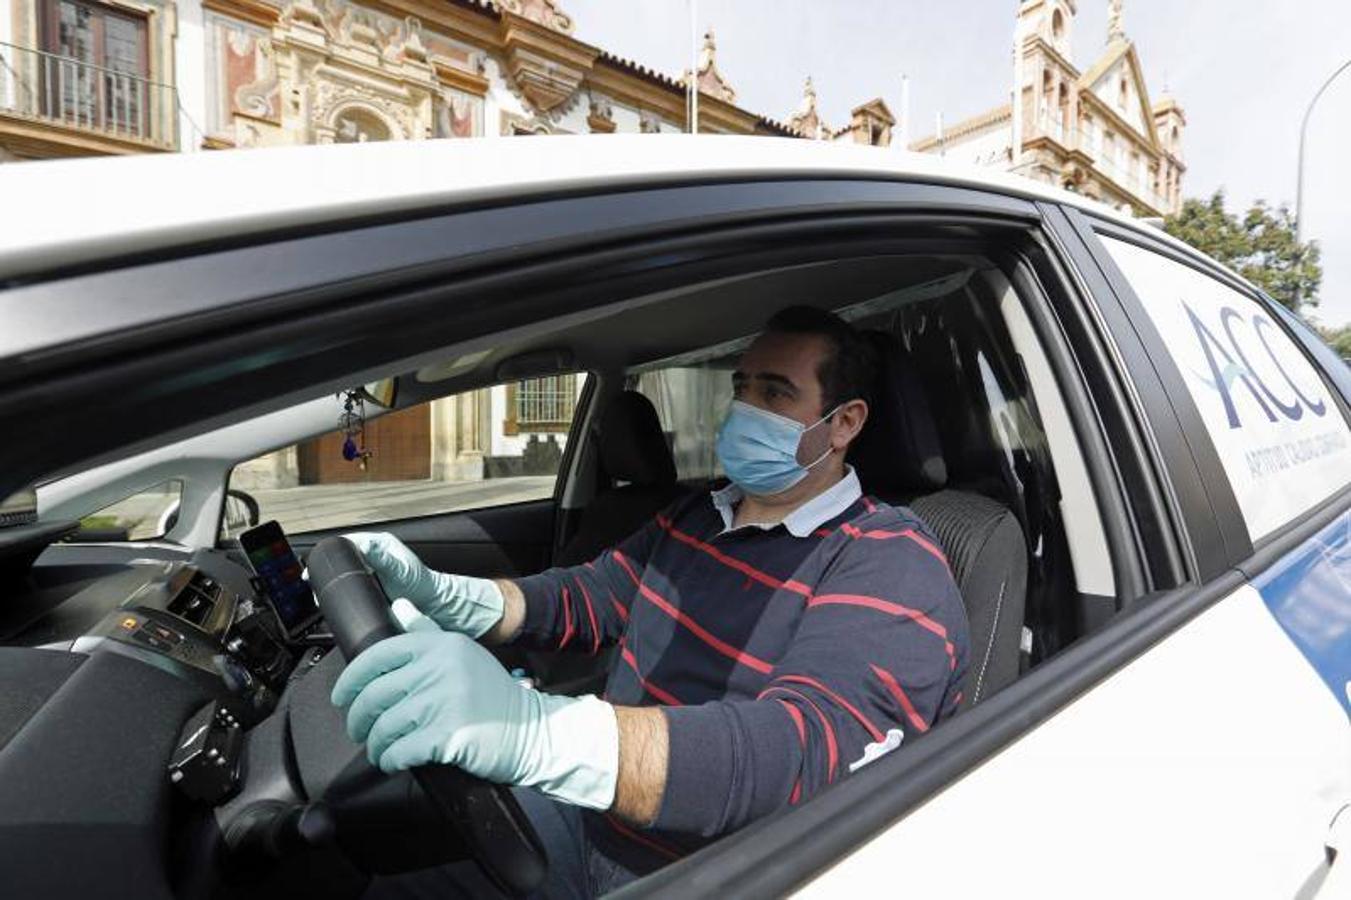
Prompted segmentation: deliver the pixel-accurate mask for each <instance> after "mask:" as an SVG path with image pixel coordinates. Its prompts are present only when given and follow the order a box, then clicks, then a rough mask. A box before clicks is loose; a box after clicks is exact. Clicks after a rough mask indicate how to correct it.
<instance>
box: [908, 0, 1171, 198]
mask: <svg viewBox="0 0 1351 900" xmlns="http://www.w3.org/2000/svg"><path fill="white" fill-rule="evenodd" d="M1108 9H1109V14H1108V26H1107V40H1106V47H1105V48H1104V50H1103V52H1102V54H1101V55H1100V56H1099V57H1098V59H1097V60H1095V61H1094V62H1093V63H1092V64H1091V65H1090V66H1088V68H1086V69H1082V70H1081V69H1079V68H1078V67H1077V66H1076V65H1075V64H1074V63H1073V62H1072V61H1071V59H1070V48H1071V40H1072V37H1073V29H1074V20H1075V14H1076V12H1077V9H1076V2H1075V0H1022V2H1021V3H1020V4H1019V8H1018V21H1017V29H1016V38H1015V40H1016V41H1017V42H1018V44H1020V45H1021V46H1019V47H1015V54H1014V55H1015V60H1016V62H1015V65H1014V71H1015V77H1016V78H1017V79H1018V84H1017V85H1016V90H1014V91H1010V95H1011V96H1013V95H1015V94H1016V103H1017V104H1018V108H1017V110H1016V112H1017V113H1018V115H1017V116H1015V108H1014V104H1013V102H1010V103H1005V104H1003V105H1002V106H998V107H995V108H994V109H991V110H989V111H987V112H984V113H981V114H980V115H977V116H973V117H972V118H969V119H966V120H965V121H962V122H957V123H955V124H953V125H952V126H950V127H945V128H944V129H943V131H942V133H941V134H933V135H930V136H929V137H926V138H923V139H921V140H919V141H917V142H915V143H913V144H911V145H910V146H911V149H912V150H918V151H921V152H924V153H941V154H943V155H945V156H952V157H954V158H957V159H961V160H963V161H967V162H974V163H978V164H981V165H992V166H997V167H999V168H1003V169H1008V170H1011V171H1014V172H1017V173H1019V174H1021V175H1026V176H1027V177H1029V178H1034V179H1036V180H1038V181H1044V182H1047V183H1050V184H1055V185H1058V186H1060V187H1064V188H1068V189H1069V190H1072V191H1077V192H1078V193H1081V194H1084V195H1086V196H1089V197H1092V198H1094V199H1096V200H1100V201H1102V202H1103V203H1106V204H1109V205H1111V206H1113V207H1116V208H1118V209H1123V210H1126V211H1129V212H1132V213H1134V214H1135V215H1139V216H1166V215H1168V214H1170V213H1174V212H1176V211H1177V210H1178V209H1180V208H1181V206H1182V178H1183V175H1184V174H1185V172H1186V170H1187V167H1186V164H1185V163H1184V162H1183V158H1182V132H1183V130H1184V129H1185V128H1186V125H1187V119H1186V116H1185V115H1184V114H1183V112H1182V107H1180V106H1179V105H1178V104H1177V101H1175V100H1173V99H1172V98H1171V97H1168V96H1166V92H1165V96H1163V97H1162V98H1161V99H1160V100H1158V101H1157V102H1153V101H1151V100H1150V96H1149V91H1148V90H1147V88H1146V84H1145V76H1144V69H1143V68H1142V66H1141V63H1140V57H1139V54H1138V53H1137V52H1136V49H1135V45H1134V44H1133V43H1132V42H1131V40H1130V38H1128V37H1127V36H1126V30H1125V27H1124V25H1123V22H1122V8H1121V0H1109V7H1108ZM1019 70H1021V71H1019ZM1015 119H1016V120H1017V121H1015Z"/></svg>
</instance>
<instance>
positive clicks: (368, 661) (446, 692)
mask: <svg viewBox="0 0 1351 900" xmlns="http://www.w3.org/2000/svg"><path fill="white" fill-rule="evenodd" d="M332 700H333V703H334V705H335V706H338V707H345V708H346V709H347V734H348V736H349V737H351V739H352V740H353V741H356V742H357V743H362V742H364V743H365V744H366V755H367V756H368V757H369V758H370V760H371V762H372V763H373V764H375V765H377V766H379V767H380V768H381V769H382V770H384V771H385V772H395V771H399V770H402V769H411V768H414V767H416V766H421V765H427V764H434V763H445V764H449V765H454V766H459V767H460V768H461V769H464V770H465V771H466V772H469V773H470V774H472V775H477V776H479V777H480V778H485V779H487V780H488V781H494V782H497V783H499V784H511V785H522V786H525V787H532V788H535V789H537V790H539V791H541V792H542V793H545V794H548V795H549V796H551V797H555V798H557V799H559V800H563V801H566V802H568V803H572V804H575V805H577V806H585V807H588V808H591V809H599V810H604V809H609V808H610V805H611V804H612V803H613V802H614V792H615V782H616V779H617V778H618V774H619V726H618V723H617V721H616V719H615V712H614V708H613V707H612V706H610V704H608V703H605V702H603V701H601V700H598V699H597V698H595V697H591V696H587V697H556V696H553V695H550V694H543V693H541V692H539V691H537V690H534V689H533V688H529V687H525V686H523V685H521V684H520V683H519V682H517V681H516V680H515V679H513V678H512V677H511V675H509V674H508V673H507V671H506V670H505V669H503V668H502V665H501V664H500V663H499V662H498V661H497V660H496V659H495V658H494V657H493V655H492V654H491V653H489V652H488V651H487V650H486V649H484V648H483V647H482V646H480V645H479V644H478V643H476V642H475V641H473V640H471V639H470V638H468V637H466V636H465V635H463V634H457V633H454V632H447V631H430V630H425V629H424V628H421V627H413V628H412V630H410V631H409V632H408V633H406V634H401V635H398V636H397V637H392V638H388V639H386V640H383V641H380V642H379V643H378V644H374V645H373V646H371V647H369V648H367V649H366V650H365V651H364V652H363V653H362V654H361V655H360V656H358V657H357V658H356V659H355V660H353V661H352V662H350V663H349V664H348V666H347V668H346V669H345V670H344V671H343V673H342V675H341V676H339V677H338V681H337V683H336V684H335V685H334V686H333V696H332Z"/></svg>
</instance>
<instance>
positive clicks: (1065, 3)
mask: <svg viewBox="0 0 1351 900" xmlns="http://www.w3.org/2000/svg"><path fill="white" fill-rule="evenodd" d="M1077 12H1078V10H1077V9H1076V7H1075V2H1074V0H1022V3H1021V4H1020V5H1019V7H1018V24H1017V30H1016V35H1017V40H1018V42H1019V44H1020V47H1019V48H1015V49H1020V50H1021V78H1020V81H1021V88H1022V90H1021V91H1020V92H1019V95H1020V99H1021V101H1022V109H1021V113H1022V123H1023V127H1022V143H1023V147H1022V150H1023V151H1024V152H1023V154H1021V156H1022V158H1023V159H1024V161H1025V162H1033V161H1034V160H1035V159H1036V158H1037V154H1036V153H1033V154H1031V155H1030V157H1029V154H1028V153H1027V152H1026V151H1028V150H1030V149H1034V148H1033V147H1029V144H1032V145H1038V146H1039V145H1042V144H1044V143H1046V142H1054V143H1055V144H1056V145H1058V147H1059V148H1061V149H1062V150H1068V149H1070V148H1071V147H1072V146H1073V141H1074V130H1075V122H1076V121H1077V120H1078V117H1079V87H1078V80H1079V72H1078V70H1077V69H1076V68H1075V67H1074V64H1073V63H1072V62H1071V61H1070V51H1071V46H1072V40H1073V34H1074V17H1075V14H1076V13H1077ZM1056 155H1057V156H1058V155H1059V154H1056ZM1028 174H1031V173H1028ZM1040 175H1041V177H1042V178H1043V179H1044V180H1047V181H1052V182H1055V181H1058V180H1059V176H1060V173H1058V172H1051V171H1045V172H1041V173H1040ZM1034 177H1035V176H1034Z"/></svg>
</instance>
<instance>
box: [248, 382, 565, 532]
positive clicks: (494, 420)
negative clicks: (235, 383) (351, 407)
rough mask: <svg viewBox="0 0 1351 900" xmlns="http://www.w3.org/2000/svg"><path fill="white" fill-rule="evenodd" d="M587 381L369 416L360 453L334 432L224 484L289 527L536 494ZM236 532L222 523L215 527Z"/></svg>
mask: <svg viewBox="0 0 1351 900" xmlns="http://www.w3.org/2000/svg"><path fill="white" fill-rule="evenodd" d="M585 383H586V376H585V375H576V374H568V375H553V376H549V377H545V378H533V379H528V380H525V381H519V382H513V383H510V384H500V385H496V386H494V387H491V388H484V389H479V390H473V391H466V392H464V393H460V394H455V395H453V396H450V397H442V398H440V399H437V400H433V401H430V402H428V403H423V404H420V405H418V406H413V407H409V408H407V409H401V410H397V411H394V412H389V413H386V414H384V415H380V416H378V417H371V418H369V419H368V421H367V424H366V434H365V441H364V448H365V449H366V450H368V451H369V455H368V456H367V457H366V458H365V459H364V460H363V459H361V458H356V459H349V458H348V457H349V456H351V455H352V454H351V453H350V451H349V452H347V453H344V444H346V442H347V438H348V435H347V433H346V432H345V431H343V430H342V429H336V430H334V431H331V432H329V433H327V434H323V435H320V436H319V437H316V438H311V439H310V440H306V441H302V442H300V443H298V444H293V445H291V446H289V447H283V448H281V449H280V450H275V451H273V452H270V453H265V454H263V455H261V456H258V457H256V458H254V459H251V460H248V461H246V462H243V463H240V464H239V465H237V466H235V468H234V470H233V471H232V472H231V474H230V484H229V487H230V490H231V491H237V492H243V493H244V494H246V495H248V496H249V497H251V498H252V499H253V500H255V501H257V504H258V508H259V516H260V520H261V521H267V520H269V519H276V520H277V521H278V522H279V523H280V524H281V526H282V528H283V529H284V530H286V531H287V532H289V533H292V534H298V533H304V532H307V531H321V530H326V529H333V528H352V527H357V526H362V525H367V524H371V523H375V522H388V521H393V520H396V519H406V518H413V517H417V516H430V515H439V514H442V513H449V512H457V511H460V510H468V509H478V508H483V507H488V506H502V505H506V504H510V503H524V502H527V501H531V500H542V499H545V498H547V497H551V496H553V493H554V484H555V482H556V481H557V478H558V472H559V468H560V465H561V463H562V459H563V451H564V449H565V447H566V445H567V440H568V432H569V429H570V428H571V427H572V420H573V415H574V413H575V412H576V408H577V400H578V398H579V397H580V396H581V394H582V390H583V387H584V385H585ZM355 442H356V445H357V449H361V447H362V446H363V444H362V441H361V440H360V438H359V437H357V438H356V439H355ZM238 528H239V526H238V525H237V524H232V522H231V521H225V522H223V523H222V535H223V536H224V537H233V536H234V535H235V534H236V533H237V531H238Z"/></svg>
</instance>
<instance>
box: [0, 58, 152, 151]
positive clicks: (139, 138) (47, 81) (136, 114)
mask: <svg viewBox="0 0 1351 900" xmlns="http://www.w3.org/2000/svg"><path fill="white" fill-rule="evenodd" d="M16 128H17V129H23V130H24V131H26V132H27V134H28V135H29V137H30V141H38V142H40V141H42V140H44V139H50V140H51V141H52V142H54V143H58V144H64V145H66V146H68V147H75V148H77V149H78V148H83V149H85V150H87V151H90V152H99V151H102V152H118V151H121V152H126V151H135V150H174V149H177V147H178V96H177V93H176V92H175V90H174V88H173V86H172V85H168V84H162V83H160V82H156V81H152V80H150V79H149V78H145V77H143V76H141V75H137V74H134V73H130V72H122V71H118V70H115V69H110V68H105V67H103V66H97V65H94V64H92V63H88V62H83V61H81V60H78V59H74V58H71V57H68V56H60V55H57V54H55V53H48V52H45V51H42V50H33V49H30V48H27V47H16V46H14V45H12V44H5V43H0V130H6V131H9V130H12V129H16ZM44 131H45V132H47V134H44ZM52 133H55V134H52ZM63 137H64V138H66V140H63V139H62V138H63ZM71 139H74V140H73V141H72V140H71Z"/></svg>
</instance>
